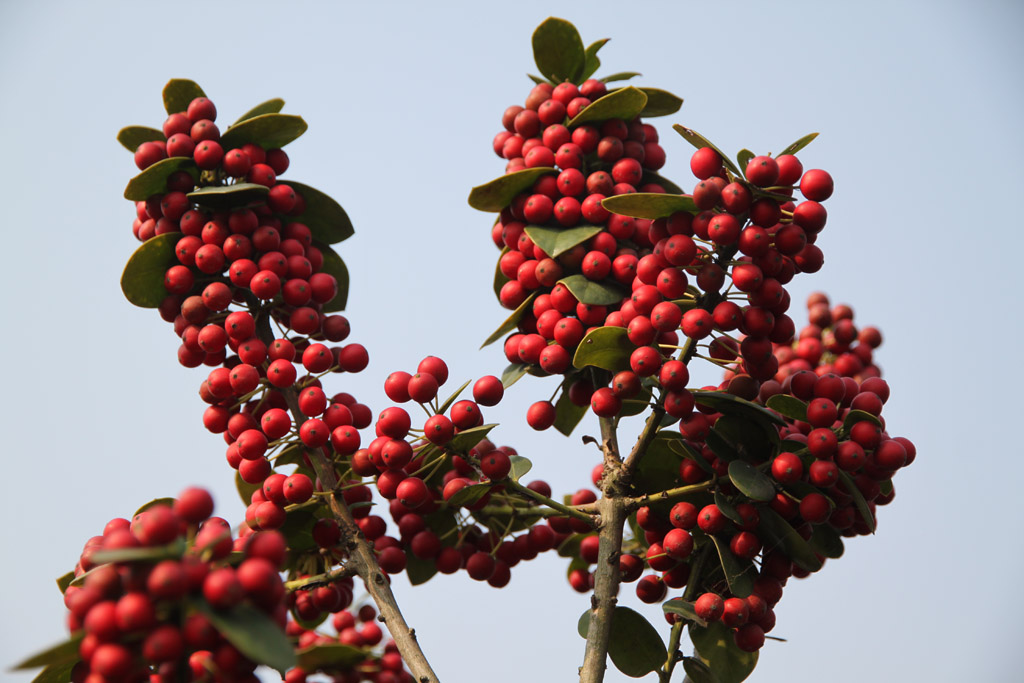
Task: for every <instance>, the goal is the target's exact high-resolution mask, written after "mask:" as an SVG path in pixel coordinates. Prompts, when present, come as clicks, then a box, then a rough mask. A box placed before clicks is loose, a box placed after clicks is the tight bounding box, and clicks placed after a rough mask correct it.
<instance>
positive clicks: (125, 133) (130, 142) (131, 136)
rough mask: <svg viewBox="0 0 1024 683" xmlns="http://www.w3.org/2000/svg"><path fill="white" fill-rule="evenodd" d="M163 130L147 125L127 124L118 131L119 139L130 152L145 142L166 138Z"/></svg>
mask: <svg viewBox="0 0 1024 683" xmlns="http://www.w3.org/2000/svg"><path fill="white" fill-rule="evenodd" d="M166 139H167V138H166V137H164V133H163V131H160V130H157V129H156V128H148V127H146V126H125V127H124V128H122V129H121V130H119V131H117V141H118V142H120V143H121V146H122V147H124V148H125V149H126V150H128V151H129V152H134V151H135V150H137V149H138V148H139V145H141V144H142V143H143V142H154V141H156V140H161V141H162V140H166Z"/></svg>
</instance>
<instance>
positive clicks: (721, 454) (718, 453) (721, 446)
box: [705, 429, 738, 462]
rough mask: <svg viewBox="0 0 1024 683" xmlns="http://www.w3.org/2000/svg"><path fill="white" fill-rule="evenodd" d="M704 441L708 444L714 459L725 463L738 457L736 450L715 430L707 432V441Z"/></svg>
mask: <svg viewBox="0 0 1024 683" xmlns="http://www.w3.org/2000/svg"><path fill="white" fill-rule="evenodd" d="M705 441H706V442H707V444H708V448H710V449H711V452H712V453H714V454H715V457H716V458H718V459H719V460H724V461H725V462H732V461H733V460H735V459H736V458H737V457H738V456H737V454H736V449H735V448H734V447H733V445H732V444H731V443H729V441H728V440H727V439H726V438H725V437H724V436H722V432H721V431H719V430H717V429H712V430H711V431H710V432H708V436H707V439H705Z"/></svg>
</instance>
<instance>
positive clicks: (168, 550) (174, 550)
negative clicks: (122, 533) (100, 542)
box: [92, 538, 185, 565]
mask: <svg viewBox="0 0 1024 683" xmlns="http://www.w3.org/2000/svg"><path fill="white" fill-rule="evenodd" d="M184 554H185V539H184V538H178V539H177V540H175V541H173V542H172V543H169V544H167V545H159V546H151V547H142V548H118V549H117V550H97V551H96V552H94V553H93V554H92V561H93V562H95V563H96V564H97V565H101V564H109V563H111V562H157V561H159V560H172V559H178V558H180V557H181V556H182V555H184Z"/></svg>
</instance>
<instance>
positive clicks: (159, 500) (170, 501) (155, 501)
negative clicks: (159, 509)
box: [132, 498, 175, 517]
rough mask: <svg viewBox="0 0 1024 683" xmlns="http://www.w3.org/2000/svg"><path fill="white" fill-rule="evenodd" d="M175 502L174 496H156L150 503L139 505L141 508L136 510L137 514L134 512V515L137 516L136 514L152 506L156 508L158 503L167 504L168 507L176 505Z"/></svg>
mask: <svg viewBox="0 0 1024 683" xmlns="http://www.w3.org/2000/svg"><path fill="white" fill-rule="evenodd" d="M174 502H175V500H174V498H154V499H153V500H151V501H149V502H148V503H146V504H144V505H141V506H140V507H139V509H138V510H136V511H135V514H133V515H132V517H135V515H138V514H139V513H141V512H145V511H146V510H148V509H150V508H154V507H156V506H157V505H165V506H167V507H174Z"/></svg>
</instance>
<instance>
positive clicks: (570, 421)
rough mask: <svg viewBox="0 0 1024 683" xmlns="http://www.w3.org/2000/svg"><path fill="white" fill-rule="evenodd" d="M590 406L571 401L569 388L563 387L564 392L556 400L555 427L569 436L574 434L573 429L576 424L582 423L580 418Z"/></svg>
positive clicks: (560, 432)
mask: <svg viewBox="0 0 1024 683" xmlns="http://www.w3.org/2000/svg"><path fill="white" fill-rule="evenodd" d="M589 407H590V406H578V405H576V404H575V403H573V402H572V401H570V400H569V392H568V390H567V389H564V388H563V390H562V394H561V395H560V396H559V397H558V400H557V401H555V424H554V428H555V429H557V430H558V433H559V434H563V435H565V436H569V435H570V434H572V430H574V429H576V425H578V424H579V423H580V420H582V419H583V417H584V416H585V415H586V414H587V408H589Z"/></svg>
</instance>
